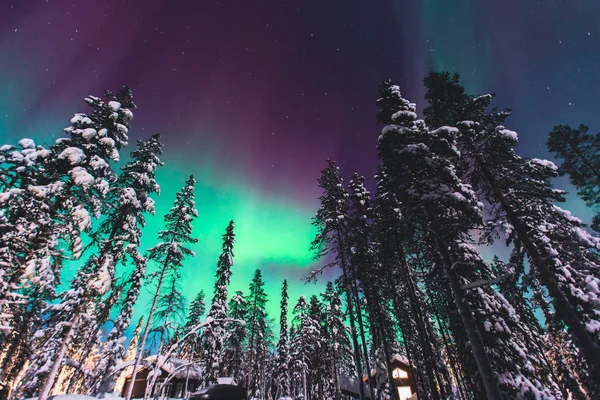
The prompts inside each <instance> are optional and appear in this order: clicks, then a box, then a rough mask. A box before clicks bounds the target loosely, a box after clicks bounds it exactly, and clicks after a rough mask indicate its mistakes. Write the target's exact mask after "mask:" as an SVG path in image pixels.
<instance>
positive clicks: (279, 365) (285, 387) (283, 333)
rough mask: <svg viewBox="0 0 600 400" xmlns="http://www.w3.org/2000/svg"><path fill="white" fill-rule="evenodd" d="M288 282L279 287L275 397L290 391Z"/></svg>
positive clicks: (287, 394)
mask: <svg viewBox="0 0 600 400" xmlns="http://www.w3.org/2000/svg"><path fill="white" fill-rule="evenodd" d="M288 300H289V296H288V283H287V279H284V281H283V286H282V288H281V302H280V303H279V305H280V309H281V313H280V315H279V340H278V341H277V356H276V358H275V368H274V372H275V373H274V381H275V382H277V383H276V385H275V386H276V387H275V388H274V389H275V398H279V397H285V396H289V395H290V394H291V392H290V371H289V365H290V355H289V354H290V344H289V332H288V321H287V318H288Z"/></svg>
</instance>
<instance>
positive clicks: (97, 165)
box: [25, 87, 135, 400]
mask: <svg viewBox="0 0 600 400" xmlns="http://www.w3.org/2000/svg"><path fill="white" fill-rule="evenodd" d="M105 97H107V99H108V100H110V101H109V102H108V103H105V102H104V101H102V100H101V99H100V98H98V97H94V96H89V97H87V98H86V101H87V102H88V104H89V105H91V107H92V109H93V112H92V114H91V115H90V116H89V117H88V116H87V115H85V114H75V116H74V117H73V118H72V119H71V126H69V127H67V128H65V132H66V133H67V134H68V135H69V137H68V138H63V139H58V140H57V141H56V142H55V144H54V145H53V146H52V148H51V155H50V157H49V159H48V160H46V162H47V163H48V165H47V166H46V170H45V173H44V174H43V176H40V177H39V178H38V182H39V183H43V184H46V187H47V185H53V186H54V187H56V185H59V186H60V187H62V190H60V191H58V192H56V193H55V197H54V199H53V201H52V202H53V203H54V204H53V206H54V213H56V212H57V211H58V214H56V215H57V218H55V221H54V223H55V224H56V225H58V226H60V225H62V224H61V222H60V221H61V220H63V221H64V225H63V226H64V232H65V233H66V235H67V237H68V238H69V242H70V247H71V253H72V257H73V258H75V259H77V258H79V257H80V256H81V253H82V241H81V235H80V233H81V232H82V231H87V230H89V229H90V228H91V219H90V217H91V216H94V217H96V218H98V217H99V216H100V214H101V212H102V208H103V202H104V199H105V197H106V195H107V193H108V192H109V189H110V185H111V184H112V183H114V174H113V171H112V169H111V167H110V165H109V162H111V161H118V160H119V150H120V149H121V147H122V146H125V145H127V140H128V137H127V133H128V129H129V122H130V121H131V119H132V118H133V113H132V112H131V111H130V108H133V107H135V104H134V103H133V101H132V93H131V90H130V89H129V88H127V87H124V88H122V89H121V91H120V92H119V93H118V94H117V95H114V94H112V93H110V92H108V91H107V92H106V93H105ZM42 193H44V194H43V196H42V197H45V196H46V195H47V193H48V191H47V190H42ZM60 216H66V218H58V217H60ZM55 239H56V238H55ZM108 239H109V240H111V239H112V238H108ZM55 246H56V244H55ZM101 250H102V248H101ZM42 260H46V261H44V262H43V263H47V260H48V258H47V257H46V256H45V257H44V258H43V259H42ZM39 261H40V258H39V257H38V256H33V258H30V259H29V260H28V261H26V263H25V264H26V265H28V267H26V268H25V270H26V271H29V272H26V273H25V275H27V274H30V273H32V272H33V273H34V274H35V270H36V269H37V267H38V266H39V265H40V263H39ZM109 265H110V259H109V258H107V257H106V256H105V255H103V254H101V255H100V256H99V257H96V256H93V257H92V258H91V259H90V260H89V261H88V262H87V263H86V266H85V267H83V268H82V276H83V275H86V274H87V275H90V278H89V280H90V281H92V282H96V281H97V280H98V281H102V284H101V285H94V284H92V285H89V286H88V287H86V286H85V285H84V284H83V283H81V284H80V287H79V288H76V291H81V290H83V293H77V294H73V293H71V294H67V295H66V296H63V299H62V300H63V301H66V302H68V303H69V307H71V308H72V311H73V312H72V314H71V319H72V320H71V321H70V322H68V323H66V325H62V326H60V328H59V329H61V331H58V332H54V333H52V331H53V330H54V329H55V328H56V327H57V326H58V325H54V326H49V327H48V330H47V332H45V333H41V332H40V333H38V334H36V338H37V339H38V340H37V341H38V342H41V343H39V344H38V346H40V348H41V347H47V346H46V343H45V338H48V337H52V338H54V339H56V338H58V337H62V344H61V345H60V346H58V347H56V346H54V345H53V344H52V341H51V340H50V341H49V342H48V343H47V345H48V347H47V349H46V351H44V353H45V354H44V356H43V357H49V358H48V359H52V365H51V366H50V367H49V368H48V370H47V374H45V378H44V383H43V385H42V386H41V387H40V395H39V397H40V399H43V400H45V399H46V398H47V397H48V393H49V392H50V390H51V388H52V386H53V384H54V381H55V379H56V376H57V374H58V371H59V369H60V366H61V364H62V361H63V358H64V356H65V353H66V351H67V346H68V344H69V342H70V340H71V339H72V337H73V336H74V334H75V333H76V331H75V329H77V328H81V327H83V326H85V327H86V329H91V330H93V322H92V321H93V320H94V318H93V317H90V319H89V320H88V322H87V323H85V324H83V323H81V321H80V318H84V317H85V316H86V313H85V312H83V311H82V307H83V304H84V303H85V302H87V301H89V300H90V299H91V298H93V297H95V296H102V295H103V294H104V293H106V290H107V289H105V286H106V283H107V281H108V285H109V286H110V280H111V279H112V278H111V276H110V268H109ZM43 269H44V270H45V271H48V269H47V268H46V267H43ZM54 275H55V278H54V279H52V278H51V280H54V281H57V277H56V274H54ZM34 280H36V279H35V278H34ZM74 289H75V288H74ZM77 301H79V304H77ZM50 307H51V308H52V307H54V306H50ZM63 322H67V321H63ZM54 352H55V353H54ZM38 361H39V360H38ZM33 365H35V363H32V366H33ZM38 375H39V374H38V373H36V372H35V371H32V370H31V368H30V372H28V373H27V376H28V377H32V376H36V378H32V379H33V380H34V381H35V379H37V378H38ZM30 382H31V381H30ZM26 385H30V383H26Z"/></svg>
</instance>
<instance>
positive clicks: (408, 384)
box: [390, 354, 416, 400]
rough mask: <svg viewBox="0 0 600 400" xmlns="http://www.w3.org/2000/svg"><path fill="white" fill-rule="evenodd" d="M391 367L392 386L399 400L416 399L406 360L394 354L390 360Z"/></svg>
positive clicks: (409, 368)
mask: <svg viewBox="0 0 600 400" xmlns="http://www.w3.org/2000/svg"><path fill="white" fill-rule="evenodd" d="M390 368H391V369H392V387H393V388H394V389H395V390H396V391H397V392H398V397H399V398H400V400H407V399H410V400H412V399H416V395H415V392H416V388H415V383H414V379H413V377H412V374H411V367H410V365H409V364H408V361H407V360H406V359H405V358H404V357H402V356H400V355H398V354H395V355H394V356H393V357H392V359H391V361H390Z"/></svg>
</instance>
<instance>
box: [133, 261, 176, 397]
mask: <svg viewBox="0 0 600 400" xmlns="http://www.w3.org/2000/svg"><path fill="white" fill-rule="evenodd" d="M167 261H168V260H167ZM165 265H166V262H165ZM166 272H167V268H166V267H165V266H163V269H162V272H161V274H160V278H159V280H158V285H157V286H156V293H155V294H154V299H153V300H152V307H150V312H149V314H148V319H147V320H146V326H145V328H144V334H143V335H142V340H141V342H140V346H139V348H140V350H139V351H138V353H137V354H136V357H135V363H133V371H132V372H131V378H130V379H129V384H128V385H127V390H126V392H125V400H131V394H132V392H133V385H134V384H135V376H136V375H137V368H138V366H139V365H140V362H141V360H142V357H143V356H144V347H146V339H148V334H149V333H150V332H149V331H150V324H151V323H152V316H153V315H154V311H155V310H156V303H157V302H158V296H159V295H160V289H161V287H162V284H163V281H164V280H165V274H166Z"/></svg>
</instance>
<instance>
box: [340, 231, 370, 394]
mask: <svg viewBox="0 0 600 400" xmlns="http://www.w3.org/2000/svg"><path fill="white" fill-rule="evenodd" d="M338 245H339V248H338V254H339V256H340V264H341V266H342V278H343V280H344V289H345V290H344V291H345V292H346V305H347V310H348V317H349V319H350V336H352V347H353V348H354V363H355V365H356V373H357V374H358V391H359V399H360V400H365V385H364V382H363V380H362V367H361V365H360V350H359V347H358V338H357V336H356V324H355V321H354V312H353V310H352V304H353V303H352V297H351V294H350V292H351V289H350V283H349V282H348V271H347V266H346V257H345V256H344V252H343V247H342V241H341V235H340V233H339V232H338Z"/></svg>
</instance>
